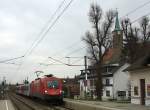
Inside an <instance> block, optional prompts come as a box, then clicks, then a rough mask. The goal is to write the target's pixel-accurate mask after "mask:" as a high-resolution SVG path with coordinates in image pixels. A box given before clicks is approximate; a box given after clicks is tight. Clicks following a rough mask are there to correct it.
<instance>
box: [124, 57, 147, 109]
mask: <svg viewBox="0 0 150 110" xmlns="http://www.w3.org/2000/svg"><path fill="white" fill-rule="evenodd" d="M125 70H126V71H128V72H129V74H130V80H131V103H133V104H141V105H147V106H150V55H148V56H145V57H142V58H141V59H139V60H138V61H137V62H135V63H134V64H132V65H131V66H130V67H128V68H127V69H125Z"/></svg>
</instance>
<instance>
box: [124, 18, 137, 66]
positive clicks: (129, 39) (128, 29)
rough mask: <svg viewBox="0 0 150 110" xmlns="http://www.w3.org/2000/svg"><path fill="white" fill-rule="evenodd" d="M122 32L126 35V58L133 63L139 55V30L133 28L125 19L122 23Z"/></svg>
mask: <svg viewBox="0 0 150 110" xmlns="http://www.w3.org/2000/svg"><path fill="white" fill-rule="evenodd" d="M121 25H122V30H123V33H124V50H123V52H124V56H125V57H127V58H128V59H127V61H128V62H129V63H133V62H134V61H135V60H136V59H137V55H138V53H137V52H138V49H139V48H138V39H139V38H138V35H139V34H138V33H139V29H138V28H136V27H135V28H133V27H132V24H131V22H130V20H129V19H128V18H127V19H124V20H122V22H121Z"/></svg>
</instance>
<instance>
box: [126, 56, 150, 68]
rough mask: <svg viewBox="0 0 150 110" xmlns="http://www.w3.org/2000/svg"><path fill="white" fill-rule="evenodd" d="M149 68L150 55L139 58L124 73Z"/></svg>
mask: <svg viewBox="0 0 150 110" xmlns="http://www.w3.org/2000/svg"><path fill="white" fill-rule="evenodd" d="M146 68H150V54H147V55H145V56H143V57H141V58H140V59H139V60H137V61H136V62H134V63H133V64H131V66H129V67H128V68H126V69H125V70H124V71H135V70H140V69H146Z"/></svg>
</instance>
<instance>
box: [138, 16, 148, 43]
mask: <svg viewBox="0 0 150 110" xmlns="http://www.w3.org/2000/svg"><path fill="white" fill-rule="evenodd" d="M149 21H150V19H149V17H146V16H145V17H143V18H142V20H141V21H140V29H141V35H142V36H141V37H142V38H141V39H142V42H143V45H145V44H146V42H147V41H148V40H150V24H149Z"/></svg>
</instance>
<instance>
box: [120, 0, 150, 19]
mask: <svg viewBox="0 0 150 110" xmlns="http://www.w3.org/2000/svg"><path fill="white" fill-rule="evenodd" d="M148 4H150V0H149V1H148V2H145V3H143V4H142V5H140V6H138V7H137V8H135V9H133V10H131V11H130V12H128V13H127V14H125V16H128V15H130V14H132V13H134V12H136V11H137V10H138V9H141V8H143V7H144V6H146V5H148ZM125 16H123V17H125ZM123 17H122V18H123Z"/></svg>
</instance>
